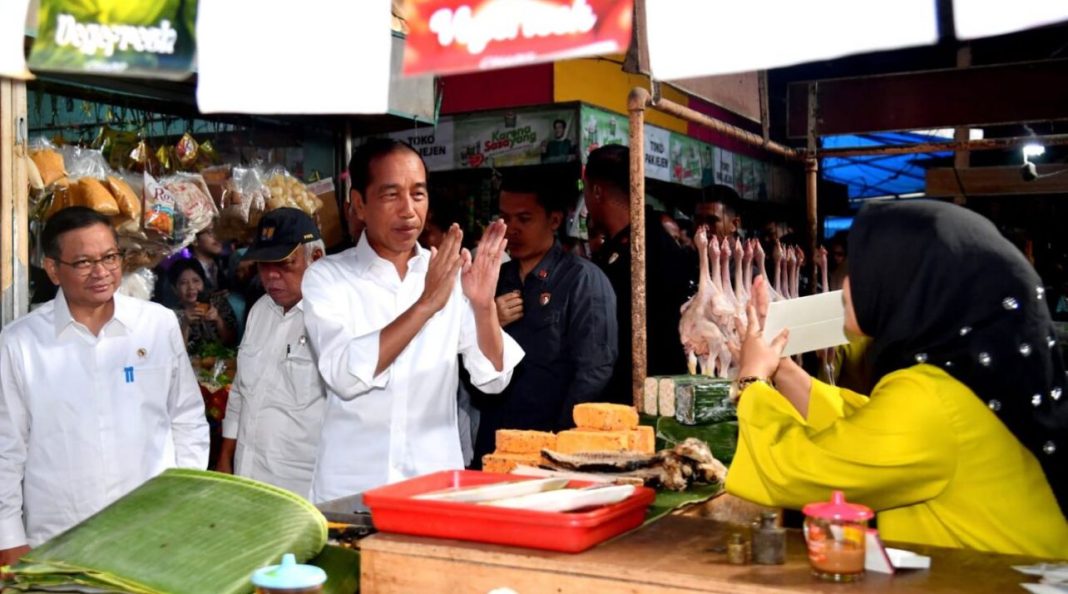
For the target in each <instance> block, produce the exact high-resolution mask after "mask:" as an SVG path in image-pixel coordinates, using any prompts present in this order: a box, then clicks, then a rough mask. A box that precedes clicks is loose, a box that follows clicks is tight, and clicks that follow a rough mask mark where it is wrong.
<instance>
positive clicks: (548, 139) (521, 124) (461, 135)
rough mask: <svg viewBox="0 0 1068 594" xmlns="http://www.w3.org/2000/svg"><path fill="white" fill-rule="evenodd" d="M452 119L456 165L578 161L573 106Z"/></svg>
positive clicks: (487, 165)
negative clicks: (569, 107)
mask: <svg viewBox="0 0 1068 594" xmlns="http://www.w3.org/2000/svg"><path fill="white" fill-rule="evenodd" d="M452 122H453V138H452V141H453V143H454V144H455V153H456V155H455V156H456V165H457V167H459V168H460V169H470V168H477V167H511V166H516V165H538V164H541V163H568V162H577V161H578V142H577V140H578V139H577V136H578V135H577V134H576V131H575V110H574V109H557V110H538V111H505V112H490V113H486V114H477V115H470V116H457V117H455V118H453V119H452Z"/></svg>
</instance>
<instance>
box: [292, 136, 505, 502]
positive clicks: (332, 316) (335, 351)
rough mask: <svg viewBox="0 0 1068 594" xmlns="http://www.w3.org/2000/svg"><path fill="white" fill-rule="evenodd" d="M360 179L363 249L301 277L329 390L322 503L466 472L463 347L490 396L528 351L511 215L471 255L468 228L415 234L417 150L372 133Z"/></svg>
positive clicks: (421, 211)
mask: <svg viewBox="0 0 1068 594" xmlns="http://www.w3.org/2000/svg"><path fill="white" fill-rule="evenodd" d="M349 175H350V178H351V181H352V196H351V200H352V204H353V207H354V208H355V209H356V213H357V215H358V216H359V218H360V219H361V220H362V221H363V222H364V223H365V224H366V229H365V230H364V233H363V234H362V236H361V237H360V240H359V242H358V243H357V245H356V247H354V248H352V249H349V250H347V251H345V252H342V253H340V254H336V255H333V256H327V257H326V258H323V259H322V260H320V261H319V262H317V263H316V265H315V266H312V267H311V268H309V269H308V271H307V272H306V273H305V275H304V283H303V294H304V312H305V325H306V326H307V330H308V338H309V340H310V342H311V345H312V348H313V350H315V351H316V352H317V353H318V361H319V371H320V372H321V374H322V377H323V381H324V382H325V383H326V385H327V394H328V395H327V411H326V415H325V417H324V422H323V432H322V437H321V440H320V442H319V453H318V456H317V458H316V469H315V476H314V479H313V481H312V498H313V500H314V501H327V500H331V499H337V498H339V497H344V496H348V495H353V494H355V493H359V492H362V491H365V490H367V489H370V488H373V487H377V486H380V485H383V484H386V483H389V482H394V481H397V480H401V479H405V478H409V477H413V476H417V475H421V474H426V473H429V472H434V471H437V470H445V469H459V468H463V455H462V453H461V449H460V438H459V431H458V427H457V401H456V389H457V384H458V381H459V380H458V377H459V376H458V372H459V368H458V362H457V354H460V355H462V357H463V362H464V367H465V368H466V369H467V370H468V372H469V373H470V374H471V381H472V383H473V384H474V385H475V386H476V387H478V388H479V389H480V390H481V391H483V392H485V393H491V394H495V393H500V392H501V391H502V390H503V389H504V388H505V387H506V386H507V385H508V382H509V380H510V379H511V375H512V369H513V368H514V367H515V365H516V364H517V363H518V362H519V360H520V359H521V358H522V356H523V351H522V349H521V348H519V346H518V345H517V344H516V343H515V341H513V340H512V339H511V338H510V337H509V336H508V335H506V334H504V333H503V332H502V331H501V327H500V322H499V321H498V319H497V310H496V305H495V304H494V294H495V291H496V286H497V275H498V272H499V270H500V261H501V255H502V254H503V252H504V247H505V244H506V241H505V239H504V232H505V226H504V224H503V223H502V222H500V221H498V222H496V223H494V224H492V225H490V227H489V228H488V229H487V231H486V234H485V236H484V238H483V243H482V247H481V248H480V249H479V250H478V257H477V258H475V259H474V260H473V261H472V258H471V255H470V253H469V252H468V251H467V250H466V249H461V241H462V238H463V234H462V232H461V231H460V229H459V227H458V226H456V225H453V226H452V227H451V228H450V229H449V231H448V233H447V234H446V237H445V240H444V241H443V243H442V244H441V246H440V247H439V248H438V249H437V250H434V251H432V252H431V251H427V250H425V249H422V248H421V247H419V245H418V243H417V241H416V240H417V239H418V237H419V234H420V233H421V232H422V229H423V225H424V223H425V220H426V214H427V206H428V204H427V202H428V195H427V181H426V167H425V165H424V164H423V160H422V158H421V157H420V155H419V154H418V153H417V152H416V151H415V150H414V149H412V148H411V147H410V146H408V145H407V144H404V143H401V142H397V141H393V140H386V139H374V140H371V141H369V142H368V143H366V144H364V145H362V146H360V147H359V148H357V150H356V151H354V153H353V156H352V160H351V162H350V164H349ZM457 277H459V281H460V282H457Z"/></svg>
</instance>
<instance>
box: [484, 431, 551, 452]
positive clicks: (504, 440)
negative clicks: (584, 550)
mask: <svg viewBox="0 0 1068 594" xmlns="http://www.w3.org/2000/svg"><path fill="white" fill-rule="evenodd" d="M496 444H497V451H496V453H498V454H537V453H539V452H541V451H542V450H543V449H549V450H555V449H556V435H554V434H552V433H549V432H546V431H522V430H519V429H499V430H497V433H496Z"/></svg>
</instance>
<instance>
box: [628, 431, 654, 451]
mask: <svg viewBox="0 0 1068 594" xmlns="http://www.w3.org/2000/svg"><path fill="white" fill-rule="evenodd" d="M627 449H628V450H630V451H632V452H638V453H641V454H655V453H656V432H655V431H653V428H652V427H650V426H649V425H639V426H638V428H637V429H631V430H630V431H629V432H628V433H627Z"/></svg>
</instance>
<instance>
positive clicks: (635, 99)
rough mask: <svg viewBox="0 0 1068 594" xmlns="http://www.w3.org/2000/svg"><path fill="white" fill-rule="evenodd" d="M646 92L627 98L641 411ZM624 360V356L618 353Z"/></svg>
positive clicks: (634, 386) (636, 381) (634, 383)
mask: <svg viewBox="0 0 1068 594" xmlns="http://www.w3.org/2000/svg"><path fill="white" fill-rule="evenodd" d="M649 98H650V97H649V91H646V90H645V89H642V88H635V89H634V90H632V91H631V92H630V97H628V98H627V110H628V111H629V112H630V307H631V356H632V358H633V366H632V367H631V396H632V397H633V399H634V406H635V408H637V409H638V410H641V409H642V404H643V402H642V400H643V399H642V395H643V392H644V389H645V376H646V372H647V366H646V349H647V348H648V347H647V344H646V333H645V324H646V320H647V317H646V315H645V106H646V105H648V102H649ZM619 356H620V357H625V356H626V353H620V354H619Z"/></svg>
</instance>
